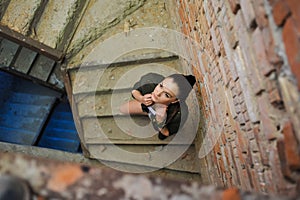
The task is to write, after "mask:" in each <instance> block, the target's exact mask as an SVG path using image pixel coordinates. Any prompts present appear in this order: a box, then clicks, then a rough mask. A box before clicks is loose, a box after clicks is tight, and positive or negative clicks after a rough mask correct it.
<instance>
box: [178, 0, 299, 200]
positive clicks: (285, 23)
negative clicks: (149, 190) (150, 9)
mask: <svg viewBox="0 0 300 200" xmlns="http://www.w3.org/2000/svg"><path fill="white" fill-rule="evenodd" d="M175 5H176V9H177V13H178V16H179V21H180V23H179V26H180V28H181V32H182V33H184V34H186V35H188V36H189V37H190V38H191V39H192V40H194V43H193V44H192V43H189V41H188V40H187V42H185V43H184V44H183V45H184V46H185V48H186V51H187V52H189V54H190V57H191V58H192V62H190V63H191V64H190V67H191V68H192V69H193V71H194V73H195V74H196V76H197V79H198V80H199V83H198V85H197V86H198V90H199V94H201V96H199V99H200V101H201V103H202V114H203V117H204V122H205V124H206V126H205V127H202V129H200V131H199V132H200V137H199V140H198V142H197V143H198V146H199V158H200V162H201V166H202V167H201V173H202V176H203V178H204V180H206V182H207V183H210V184H215V185H218V186H225V187H231V186H237V187H239V188H242V189H244V190H251V191H257V192H263V193H274V194H278V193H279V194H287V195H289V196H294V195H296V193H297V191H299V177H300V176H299V175H300V174H299V169H300V156H299V155H300V154H299V147H300V146H299V141H300V132H299V130H300V126H299V122H300V121H299V120H300V117H299V115H300V110H299V100H298V99H299V92H298V90H299V88H300V84H299V83H300V75H299V64H300V61H299V55H300V40H299V34H300V29H299V27H300V25H299V23H300V22H299V19H300V18H299V13H300V2H299V1H298V0H224V1H220V0H176V4H175ZM202 141H203V143H202ZM214 144H216V145H214ZM203 145H205V146H206V148H203ZM210 147H211V149H210ZM210 150H211V151H210Z"/></svg>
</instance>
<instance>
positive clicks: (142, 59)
mask: <svg viewBox="0 0 300 200" xmlns="http://www.w3.org/2000/svg"><path fill="white" fill-rule="evenodd" d="M176 59H178V55H175V54H173V53H168V52H163V53H162V52H159V53H147V54H143V55H139V57H134V56H132V57H126V56H125V57H123V58H122V59H119V60H115V61H113V62H111V63H107V62H104V61H103V62H102V61H101V60H99V61H98V63H82V64H80V65H77V66H71V65H67V66H66V69H67V70H69V71H73V70H74V71H77V70H79V69H80V70H82V71H83V70H87V71H89V70H97V69H99V68H107V67H110V68H111V67H123V66H127V65H138V64H147V63H153V62H164V61H172V60H176Z"/></svg>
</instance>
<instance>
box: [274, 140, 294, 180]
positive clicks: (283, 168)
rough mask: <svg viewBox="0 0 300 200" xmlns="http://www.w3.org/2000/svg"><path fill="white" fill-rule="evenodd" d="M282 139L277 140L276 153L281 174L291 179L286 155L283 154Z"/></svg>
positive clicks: (283, 145)
mask: <svg viewBox="0 0 300 200" xmlns="http://www.w3.org/2000/svg"><path fill="white" fill-rule="evenodd" d="M285 146H286V145H285V144H284V140H283V139H282V138H279V139H278V141H277V149H278V155H279V159H280V166H281V172H282V174H283V176H285V177H287V178H289V179H290V180H293V176H292V172H291V170H290V168H289V166H288V163H287V160H286V156H285V148H286V147H285Z"/></svg>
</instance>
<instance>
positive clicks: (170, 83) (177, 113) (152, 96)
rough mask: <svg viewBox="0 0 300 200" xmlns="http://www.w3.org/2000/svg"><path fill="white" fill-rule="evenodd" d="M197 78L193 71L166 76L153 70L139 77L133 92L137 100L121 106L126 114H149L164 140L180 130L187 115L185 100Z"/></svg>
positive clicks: (159, 135) (121, 109) (159, 136)
mask: <svg viewBox="0 0 300 200" xmlns="http://www.w3.org/2000/svg"><path fill="white" fill-rule="evenodd" d="M195 82H196V80H195V77H194V76H192V75H188V76H185V75H183V74H173V75H170V76H168V77H166V78H164V77H163V76H161V75H159V74H155V73H149V74H146V75H144V76H143V77H142V78H141V79H140V81H138V82H137V83H136V84H135V85H134V86H133V90H132V92H131V94H132V97H133V98H134V100H131V101H129V102H126V103H125V104H123V105H122V106H121V107H120V111H121V112H122V113H124V114H148V116H149V118H150V119H151V122H152V125H153V127H154V129H155V130H157V131H158V138H159V139H161V140H164V139H165V138H167V137H168V136H170V135H173V134H175V133H177V132H178V130H179V128H180V127H181V126H182V125H183V124H184V122H185V120H186V119H187V115H188V109H187V105H186V103H185V100H186V98H187V96H188V95H189V93H190V91H191V90H192V87H193V86H194V84H195Z"/></svg>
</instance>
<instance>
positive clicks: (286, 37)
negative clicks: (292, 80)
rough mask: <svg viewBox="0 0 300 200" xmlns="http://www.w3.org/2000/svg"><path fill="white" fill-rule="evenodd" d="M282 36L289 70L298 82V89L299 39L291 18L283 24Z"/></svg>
mask: <svg viewBox="0 0 300 200" xmlns="http://www.w3.org/2000/svg"><path fill="white" fill-rule="evenodd" d="M282 35H283V41H284V44H285V49H286V54H287V57H288V61H289V64H290V66H291V70H292V72H293V73H294V75H295V77H296V78H297V80H298V89H300V39H299V33H298V32H297V29H296V27H295V21H294V20H293V19H292V18H289V19H288V20H287V22H286V23H285V25H284V28H283V33H282Z"/></svg>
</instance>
